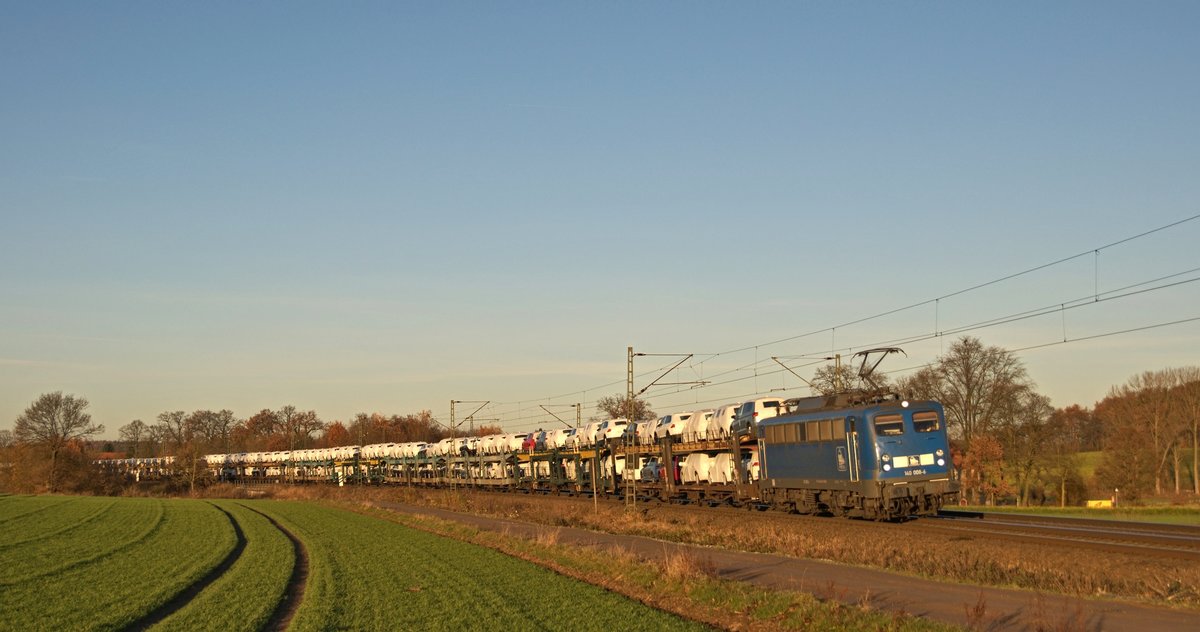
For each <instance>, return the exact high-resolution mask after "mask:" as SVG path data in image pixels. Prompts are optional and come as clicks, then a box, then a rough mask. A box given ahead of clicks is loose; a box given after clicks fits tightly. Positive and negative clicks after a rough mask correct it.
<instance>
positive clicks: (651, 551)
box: [371, 501, 1200, 632]
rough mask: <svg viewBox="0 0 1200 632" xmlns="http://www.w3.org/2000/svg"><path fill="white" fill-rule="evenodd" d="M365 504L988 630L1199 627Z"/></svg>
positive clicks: (1199, 618)
mask: <svg viewBox="0 0 1200 632" xmlns="http://www.w3.org/2000/svg"><path fill="white" fill-rule="evenodd" d="M371 504H373V505H375V506H377V507H380V508H382V509H387V510H389V511H396V512H401V513H408V514H417V515H426V516H433V517H436V518H441V519H443V520H451V521H454V522H459V523H462V524H467V525H470V526H473V527H476V528H478V529H483V530H489V531H495V532H507V533H509V534H513V535H521V536H525V537H533V536H536V535H537V534H539V533H544V532H545V531H546V530H547V529H554V530H556V532H557V534H558V542H559V543H561V544H570V545H577V546H592V547H600V548H613V549H623V550H626V551H630V552H633V553H634V554H636V555H638V556H640V557H642V558H644V559H661V558H662V557H663V556H664V555H665V554H668V553H669V554H678V553H686V554H687V555H691V556H694V557H695V558H696V559H699V560H704V561H706V563H707V564H708V565H709V566H710V567H711V568H712V569H714V571H715V573H716V574H717V575H718V576H719V577H721V578H724V579H731V580H736V581H743V582H748V583H751V584H754V585H759V586H764V587H768V588H775V589H784V590H795V591H803V592H808V593H812V594H814V595H816V596H817V597H820V598H822V599H835V600H837V601H841V602H843V603H847V604H862V603H867V604H869V605H870V606H871V607H873V608H876V609H879V610H886V611H893V612H899V611H903V612H906V613H908V614H912V615H916V616H921V617H925V618H928V619H932V620H937V621H943V622H946V623H950V624H954V625H962V626H966V625H968V624H972V623H973V624H974V626H975V627H978V628H981V629H986V630H1037V629H1084V630H1111V631H1115V632H1121V631H1125V630H1128V631H1131V632H1145V631H1146V630H1155V631H1160V632H1167V631H1175V630H1179V631H1180V632H1184V631H1186V632H1194V631H1195V630H1200V614H1198V613H1196V612H1195V611H1187V610H1173V609H1170V608H1162V607H1155V606H1148V605H1141V604H1135V603H1126V602H1118V601H1101V600H1090V599H1081V598H1078V597H1069V596H1064V595H1046V594H1040V593H1036V592H1033V591H1027V590H1011V589H1002V588H988V587H981V586H967V585H963V584H953V583H945V582H937V581H932V580H928V579H921V578H917V577H910V576H905V575H898V574H895V573H889V572H886V571H879V570H871V569H866V568H858V567H853V566H845V565H841V564H834V563H831V562H822V561H818V560H807V559H798V558H791V557H785V556H780V555H768V554H761V553H744V552H739V551H729V550H725V549H717V548H709V547H701V546H694V545H687V544H677V543H674V542H665V541H662V540H655V539H652V538H645V537H640V536H629V535H614V534H609V533H599V532H595V531H588V530H586V529H578V528H573V527H547V526H545V525H540V524H535V523H529V522H521V521H516V520H507V519H503V518H494V517H489V516H479V515H474V514H466V513H459V512H454V511H448V510H444V509H436V508H431V507H420V506H415V505H408V504H404V503H397V502H382V501H381V502H373V503H371Z"/></svg>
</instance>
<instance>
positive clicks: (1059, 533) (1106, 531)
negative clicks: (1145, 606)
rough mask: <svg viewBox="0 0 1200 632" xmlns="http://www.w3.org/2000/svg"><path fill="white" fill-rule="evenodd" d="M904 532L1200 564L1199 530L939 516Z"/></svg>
mask: <svg viewBox="0 0 1200 632" xmlns="http://www.w3.org/2000/svg"><path fill="white" fill-rule="evenodd" d="M903 526H904V527H905V528H909V529H917V530H921V531H925V532H931V531H932V532H938V533H943V534H946V535H947V536H948V537H950V538H952V539H971V538H974V537H989V538H1000V539H1006V540H1013V541H1022V542H1040V543H1044V544H1060V545H1067V546H1072V547H1076V548H1084V549H1093V550H1100V551H1108V552H1118V553H1127V554H1134V555H1147V556H1154V557H1165V558H1172V559H1187V560H1196V561H1200V526H1189V525H1171V524H1155V523H1145V522H1125V521H1116V520H1094V519H1088V518H1059V517H1051V516H1030V515H1014V514H1007V513H986V512H965V511H950V510H943V511H941V512H939V514H938V515H937V517H934V518H927V519H923V520H918V521H914V522H911V523H906V524H905V525H903Z"/></svg>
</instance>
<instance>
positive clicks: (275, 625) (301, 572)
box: [242, 505, 308, 631]
mask: <svg viewBox="0 0 1200 632" xmlns="http://www.w3.org/2000/svg"><path fill="white" fill-rule="evenodd" d="M242 506H243V507H246V505H242ZM246 509H249V510H250V511H253V512H254V513H256V514H258V515H260V516H262V517H263V518H266V519H267V521H268V522H270V523H271V525H272V526H273V527H275V528H276V529H279V532H280V533H282V534H283V535H284V536H286V537H287V539H289V540H291V541H292V551H293V553H294V555H295V557H296V563H295V564H294V565H292V576H291V577H290V578H288V584H287V588H286V589H284V591H283V598H282V599H280V600H279V605H277V606H275V611H274V612H272V613H271V618H269V619H267V622H266V623H265V624H264V625H263V627H262V629H263V630H279V631H282V630H286V629H287V628H288V625H289V624H291V622H292V617H294V616H296V611H297V610H299V609H300V604H301V603H303V602H304V587H305V586H306V585H308V549H306V548H304V543H303V542H301V541H300V538H297V537H296V536H295V534H293V533H292V532H291V531H288V530H287V529H285V528H283V525H281V524H279V523H278V522H276V521H275V519H274V518H272V517H271V516H268V515H267V514H265V513H263V512H261V511H259V510H257V509H254V508H253V507H246Z"/></svg>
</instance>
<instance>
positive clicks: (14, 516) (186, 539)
mask: <svg viewBox="0 0 1200 632" xmlns="http://www.w3.org/2000/svg"><path fill="white" fill-rule="evenodd" d="M267 516H270V517H272V518H274V519H275V520H276V521H277V522H278V523H279V524H280V525H281V526H282V527H283V528H285V529H287V530H288V531H290V532H291V533H293V534H294V535H295V536H296V537H297V538H298V539H299V540H300V541H301V542H302V544H303V547H304V549H305V550H306V551H307V557H308V570H309V574H308V581H307V583H306V585H305V590H304V594H303V599H302V601H301V604H300V607H299V610H298V611H297V612H296V616H295V618H294V619H293V620H292V621H291V626H290V628H289V629H294V630H329V629H414V628H416V629H428V630H439V629H447V630H450V629H454V630H459V629H463V628H467V629H497V628H510V629H521V630H529V629H544V630H556V629H578V630H611V629H628V626H629V622H631V621H636V622H638V623H637V627H641V628H644V629H655V630H659V629H662V630H674V629H698V628H700V626H699V625H698V624H695V623H692V622H689V621H687V620H685V619H681V618H679V617H676V616H674V615H671V614H667V613H664V612H662V611H659V610H655V609H652V608H649V607H646V606H644V605H642V604H639V603H637V602H636V601H633V600H630V599H628V598H625V597H622V596H620V595H617V594H615V593H612V592H609V591H606V590H603V589H601V588H597V587H594V586H592V585H590V584H586V583H583V582H580V581H577V580H574V579H569V578H566V577H563V576H560V575H557V574H555V573H553V572H551V571H549V570H546V569H544V568H542V567H540V566H536V565H534V564H530V563H528V562H523V561H520V560H517V559H515V558H512V557H509V556H506V555H503V554H501V553H498V552H496V551H493V550H491V549H488V548H484V547H480V546H476V545H473V544H468V543H463V542H459V541H456V540H452V539H448V538H443V537H439V536H435V535H432V534H429V533H426V532H423V531H419V530H415V529H412V528H409V527H406V526H403V525H399V524H396V523H393V522H389V521H386V520H380V519H378V518H374V517H370V516H364V515H360V514H356V513H351V512H348V511H345V510H341V509H337V508H333V507H329V506H325V505H317V504H311V503H304V502H282V501H267V500H259V501H242V500H238V501H234V500H217V501H203V500H188V499H145V498H121V499H114V498H69V497H28V496H3V497H0V628H4V629H20V630H116V629H122V628H125V627H128V626H131V625H134V626H142V625H145V624H146V623H148V622H154V621H157V623H155V624H154V625H153V628H152V629H155V630H197V629H210V630H257V629H262V628H263V626H264V625H265V624H267V623H268V622H269V621H270V620H271V618H272V615H273V614H274V613H275V612H276V607H277V606H278V605H279V604H280V602H281V600H283V599H284V598H285V592H286V590H287V586H288V582H289V579H290V577H291V575H292V570H293V566H294V565H295V564H296V559H295V554H294V550H293V545H292V542H291V540H289V539H288V537H287V536H286V535H285V534H284V533H283V532H282V531H280V529H279V528H277V527H276V526H275V525H273V524H272V523H271V522H270V521H269V520H268V518H267ZM235 524H236V527H235ZM239 532H240V537H239ZM222 562H225V564H224V565H222ZM201 580H205V581H201Z"/></svg>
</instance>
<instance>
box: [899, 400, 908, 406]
mask: <svg viewBox="0 0 1200 632" xmlns="http://www.w3.org/2000/svg"><path fill="white" fill-rule="evenodd" d="M900 407H901V408H908V400H907V399H906V400H904V401H902V402H900Z"/></svg>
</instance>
